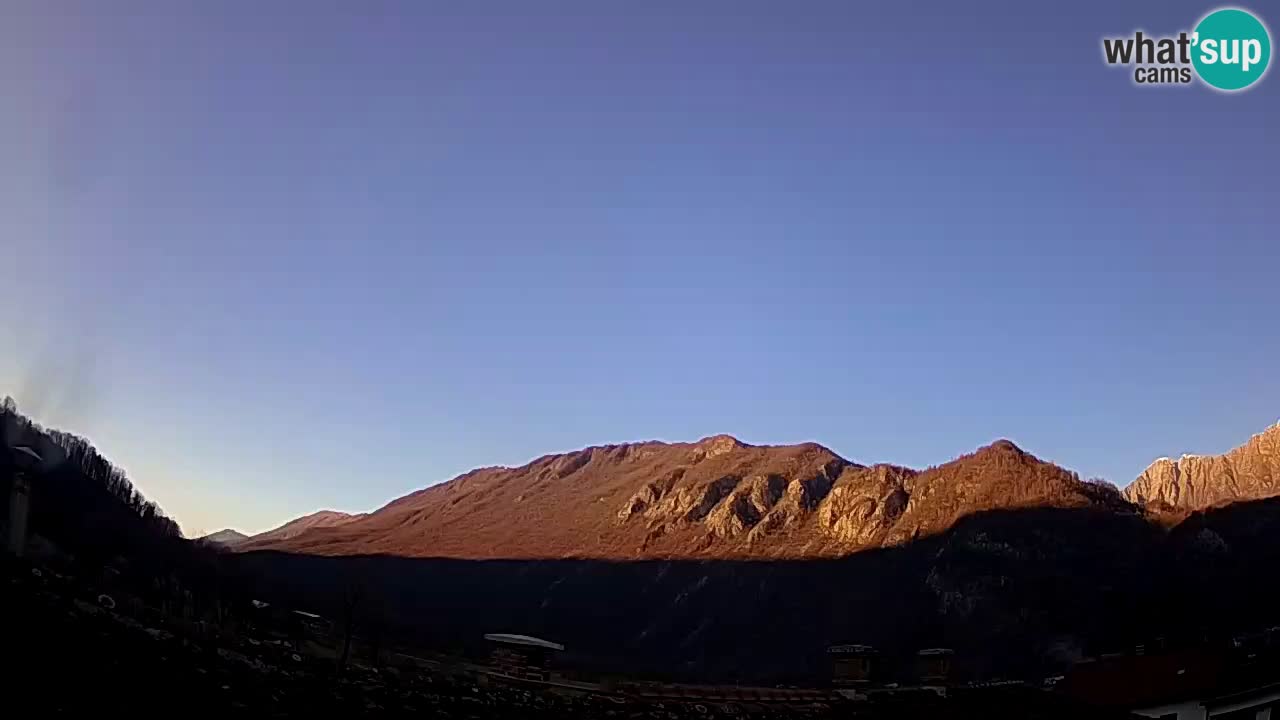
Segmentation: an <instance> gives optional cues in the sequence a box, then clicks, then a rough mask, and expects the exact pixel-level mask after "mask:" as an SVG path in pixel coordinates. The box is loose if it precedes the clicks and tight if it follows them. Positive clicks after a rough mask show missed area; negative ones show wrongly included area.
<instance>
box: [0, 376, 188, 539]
mask: <svg viewBox="0 0 1280 720" xmlns="http://www.w3.org/2000/svg"><path fill="white" fill-rule="evenodd" d="M0 428H2V432H3V439H4V442H3V444H2V445H3V446H2V447H0V478H3V483H4V486H5V487H6V488H7V487H8V483H9V481H10V478H11V477H12V475H13V473H14V472H15V470H16V469H17V464H16V463H17V461H18V457H17V455H16V453H17V450H16V448H19V447H28V448H30V449H31V450H33V451H35V452H36V453H37V454H38V455H39V456H40V458H41V461H40V462H39V463H38V464H37V466H36V467H35V468H34V469H32V470H30V471H29V472H28V473H27V474H28V476H29V480H30V483H31V503H30V507H31V514H30V523H29V526H30V530H31V532H32V533H34V534H35V535H36V536H39V537H40V538H43V539H44V540H46V541H48V542H50V543H52V544H53V546H55V547H57V548H59V549H61V550H63V551H66V552H68V553H71V554H74V555H75V556H76V557H79V558H83V559H94V558H96V559H98V560H107V559H110V558H112V557H115V556H118V555H120V556H124V557H134V556H138V555H147V554H153V553H155V552H157V551H159V550H160V549H161V548H162V547H163V545H164V544H165V543H166V542H168V541H173V540H177V539H179V538H180V537H181V533H180V532H179V529H178V525H177V523H175V522H174V521H173V520H171V519H169V518H168V517H167V516H166V515H165V514H164V512H163V511H161V510H160V508H159V507H157V506H156V504H155V503H154V502H151V501H149V500H147V499H146V498H144V497H143V496H142V494H141V493H139V492H138V491H137V489H136V488H135V487H133V484H132V483H131V482H129V478H128V477H127V476H126V475H125V472H124V470H122V469H120V468H119V467H116V466H115V465H113V464H112V463H111V462H110V461H109V460H107V459H106V458H105V457H103V455H102V454H101V453H99V452H98V450H97V449H96V448H95V447H94V446H93V445H92V444H91V443H90V442H89V441H88V440H86V439H84V438H81V437H78V436H75V435H72V434H70V433H66V432H61V431H58V430H46V429H45V428H42V427H41V426H40V425H38V424H36V423H35V422H34V421H32V420H31V419H30V418H28V417H27V416H25V415H23V414H22V413H21V412H19V411H18V408H17V406H16V404H15V403H14V401H13V399H12V398H5V400H4V401H3V404H2V405H0ZM4 495H5V502H7V498H8V492H7V491H6V492H5V493H4Z"/></svg>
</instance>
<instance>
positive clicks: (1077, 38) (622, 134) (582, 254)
mask: <svg viewBox="0 0 1280 720" xmlns="http://www.w3.org/2000/svg"><path fill="white" fill-rule="evenodd" d="M197 6H198V7H197ZM1212 7H1213V5H1211V4H1208V3H1185V2H1163V1H1162V2H1145V3H1137V2H1134V3H1116V2H1102V1H1099V2H1072V3H1053V4H1046V3H1032V2H1025V1H1021V2H999V3H997V2H975V3H956V2H952V1H949V0H937V1H936V2H931V3H923V2H911V3H889V2H885V3H876V4H860V3H851V2H843V1H841V2H816V1H815V2H809V1H802V2H786V3H784V2H711V1H708V2H687V1H680V2H628V3H623V2H601V1H600V0H592V1H589V2H523V1H521V2H515V1H512V2H500V3H499V2H483V1H480V2H465V3H456V2H455V3H445V2H403V3H383V2H368V3H365V2H360V3H322V2H294V3H289V2H281V1H273V2H247V1H242V0H230V1H228V2H212V3H182V2H178V3H175V2H168V1H162V2H150V3H136V2H120V3H110V4H107V3H99V2H86V3H83V4H79V5H74V6H73V5H64V4H63V3H58V2H48V1H46V0H39V1H15V0H10V2H7V3H5V5H4V10H3V13H2V15H3V17H2V18H0V90H2V91H3V92H2V94H0V168H3V169H2V170H0V244H3V251H4V261H3V262H2V263H0V347H3V348H4V350H3V353H0V394H3V393H5V392H8V393H12V394H14V395H15V396H16V397H17V398H18V400H19V402H20V404H21V405H22V406H23V407H24V408H25V409H27V410H28V411H30V412H32V413H33V414H34V415H36V417H37V418H39V419H41V420H43V421H45V422H46V423H49V424H52V425H55V426H60V427H63V428H65V429H69V430H73V431H77V432H80V433H83V434H85V435H88V436H89V437H90V438H91V439H93V440H94V441H95V443H97V444H98V445H99V446H100V447H101V448H102V449H103V450H104V451H105V452H106V454H107V455H108V456H109V457H111V458H112V459H113V460H115V461H116V462H118V463H119V464H121V465H123V466H124V467H125V468H126V469H127V470H128V471H129V473H130V475H131V477H132V478H133V479H134V480H135V482H136V484H137V485H139V486H140V488H141V489H142V490H143V491H144V492H145V493H146V494H147V495H148V496H149V497H152V498H154V499H156V500H157V501H158V502H159V503H160V504H161V505H162V506H163V507H164V508H165V509H166V510H167V511H168V512H169V513H170V514H172V515H174V516H175V517H176V519H177V520H178V521H179V522H180V523H181V524H182V526H183V528H184V530H185V531H187V532H188V533H194V532H199V531H211V530H215V529H218V528H221V527H224V526H232V527H237V528H240V529H243V530H246V531H256V530H262V529H265V528H267V527H270V526H272V525H275V524H278V523H280V522H282V521H284V520H286V519H289V518H290V517H293V516H295V515H298V514H301V513H304V512H309V511H312V510H315V509H318V508H322V507H329V508H337V509H344V510H353V511H354V510H368V509H371V508H374V507H377V506H379V505H381V504H382V503H383V502H385V501H387V500H388V499H390V498H393V497H395V496H398V495H400V494H402V493H405V492H407V491H410V490H412V489H415V488H419V487H422V486H424V485H428V484H432V483H436V482H439V481H441V480H444V479H447V478H449V477H451V476H453V475H455V474H457V473H459V472H462V471H465V470H467V469H469V468H471V467H474V466H477V465H489V464H519V463H523V462H525V461H527V460H529V459H530V458H532V457H534V456H537V455H540V454H543V453H546V452H552V451H559V450H567V449H573V448H578V447H581V446H585V445H589V444H596V443H604V442H618V441H627V440H637V439H647V438H659V439H668V440H691V439H696V438H698V437H701V436H705V435H710V434H713V433H720V432H728V433H732V434H734V435H737V436H739V437H740V438H742V439H744V440H746V441H748V442H758V443H766V442H771V443H786V442H795V441H802V440H816V441H819V442H822V443H824V444H826V445H828V446H830V447H831V448H833V449H834V450H836V451H837V452H840V453H841V454H843V455H845V456H846V457H849V458H851V459H854V460H858V461H862V462H874V461H891V462H898V463H905V464H910V465H915V466H923V465H929V464H936V463H940V462H943V461H945V460H947V459H949V458H951V457H953V456H955V455H957V454H959V453H962V452H967V451H969V450H972V449H973V448H975V447H977V446H979V445H981V444H984V443H987V442H990V441H991V440H993V439H996V438H998V437H1010V438H1012V439H1014V440H1015V441H1016V442H1018V443H1020V444H1021V445H1023V446H1024V447H1026V448H1027V449H1029V450H1031V451H1033V452H1036V453H1037V454H1040V455H1041V456H1043V457H1046V458H1049V459H1052V460H1055V461H1058V462H1060V463H1063V464H1065V465H1067V466H1068V467H1071V468H1072V469H1075V470H1078V471H1079V472H1081V473H1082V474H1084V475H1086V476H1088V475H1104V476H1106V477H1108V478H1111V479H1113V480H1114V481H1116V482H1117V483H1119V484H1121V485H1124V484H1126V483H1127V482H1129V481H1130V480H1132V478H1133V477H1134V476H1135V475H1136V474H1137V473H1138V472H1140V471H1141V470H1142V469H1143V467H1145V466H1146V464H1147V463H1148V462H1149V461H1150V460H1152V459H1153V458H1154V457H1156V456H1159V455H1176V454H1177V453H1181V452H1184V451H1195V452H1220V451H1223V450H1226V449H1228V448H1230V447H1232V446H1234V445H1236V444H1238V443H1240V442H1243V441H1245V440H1246V439H1247V438H1248V436H1249V435H1250V434H1252V433H1254V432H1258V431H1260V430H1262V429H1263V428H1264V427H1266V426H1267V425H1269V424H1271V423H1273V422H1275V421H1276V419H1277V418H1278V417H1280V372H1277V366H1278V365H1280V362H1278V361H1277V360H1278V358H1280V321H1278V320H1277V310H1278V309H1280V302H1278V299H1277V278H1278V271H1280V240H1278V239H1277V227H1278V226H1280V223H1278V221H1280V192H1278V190H1280V181H1278V180H1277V174H1276V173H1277V167H1280V138H1278V137H1277V132H1278V131H1277V127H1278V126H1277V117H1278V115H1277V110H1280V101H1278V99H1277V98H1278V93H1280V78H1277V77H1276V76H1275V72H1274V70H1273V72H1271V73H1270V75H1269V76H1268V77H1267V78H1265V79H1264V80H1263V81H1262V84H1261V85H1260V86H1259V87H1257V88H1255V89H1253V90H1252V91H1249V92H1247V93H1244V94H1239V95H1232V96H1227V95H1221V94H1217V93H1214V92H1211V91H1209V90H1207V89H1205V88H1203V87H1190V88H1186V87H1183V88H1164V89H1142V88H1136V87H1134V86H1133V85H1132V84H1131V82H1130V81H1129V79H1128V77H1129V76H1128V74H1127V71H1126V70H1124V69H1117V68H1107V67H1105V66H1104V65H1103V63H1102V57H1101V47H1100V39H1101V37H1102V36H1103V35H1121V34H1125V33H1129V32H1132V31H1133V30H1134V29H1136V28H1142V29H1145V30H1147V31H1148V32H1154V33H1174V32H1177V31H1179V30H1183V29H1188V28H1190V27H1191V26H1192V24H1193V23H1194V21H1195V20H1196V19H1198V18H1199V17H1200V16H1201V15H1203V14H1204V13H1205V12H1206V11H1207V10H1209V9H1211V8H1212ZM1262 9H1263V10H1264V11H1266V10H1268V9H1270V8H1268V7H1266V6H1263V7H1262ZM1272 15H1274V13H1272ZM1264 19H1268V20H1270V22H1272V23H1273V24H1274V23H1276V22H1278V21H1277V18H1276V17H1269V18H1268V17H1267V16H1266V14H1265V13H1264ZM1273 27H1274V25H1273Z"/></svg>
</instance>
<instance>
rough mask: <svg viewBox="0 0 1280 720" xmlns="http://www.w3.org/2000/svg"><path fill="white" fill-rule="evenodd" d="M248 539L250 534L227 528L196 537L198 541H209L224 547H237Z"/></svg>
mask: <svg viewBox="0 0 1280 720" xmlns="http://www.w3.org/2000/svg"><path fill="white" fill-rule="evenodd" d="M248 539H249V536H248V535H245V534H244V533H242V532H240V531H239V530H232V529H231V528H225V529H223V530H219V531H217V532H214V533H209V534H208V535H205V536H204V537H200V538H196V542H203V543H209V544H211V545H222V546H224V547H235V546H236V545H239V544H240V543H242V542H244V541H245V540H248Z"/></svg>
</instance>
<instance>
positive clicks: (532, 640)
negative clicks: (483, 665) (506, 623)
mask: <svg viewBox="0 0 1280 720" xmlns="http://www.w3.org/2000/svg"><path fill="white" fill-rule="evenodd" d="M484 639H485V640H488V641H490V642H496V643H506V644H507V645H528V646H531V647H540V648H546V649H547V650H563V649H564V646H563V645H561V644H560V643H553V642H551V641H550V640H543V639H542V638H536V637H531V636H529V635H510V634H507V633H489V634H488V635H485V636H484Z"/></svg>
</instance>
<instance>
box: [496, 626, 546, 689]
mask: <svg viewBox="0 0 1280 720" xmlns="http://www.w3.org/2000/svg"><path fill="white" fill-rule="evenodd" d="M484 639H485V640H488V641H489V643H490V644H491V646H492V649H491V650H490V653H489V660H490V665H491V666H492V668H493V670H494V672H495V673H497V674H498V675H504V676H506V677H511V678H516V679H519V680H535V681H540V682H546V681H548V680H550V679H551V671H550V666H551V664H552V660H553V658H554V657H555V654H556V653H559V652H563V651H564V646H563V645H561V644H559V643H554V642H551V641H550V640H543V639H541V638H536V637H530V636H528V635H509V634H506V633H491V634H489V635H485V636H484Z"/></svg>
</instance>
